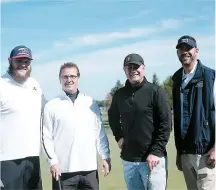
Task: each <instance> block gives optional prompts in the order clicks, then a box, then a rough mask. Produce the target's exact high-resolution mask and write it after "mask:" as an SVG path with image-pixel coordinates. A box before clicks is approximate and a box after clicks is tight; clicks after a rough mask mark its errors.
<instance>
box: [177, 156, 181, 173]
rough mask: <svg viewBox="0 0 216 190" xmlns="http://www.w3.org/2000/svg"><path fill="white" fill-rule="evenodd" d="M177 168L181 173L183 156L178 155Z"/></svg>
mask: <svg viewBox="0 0 216 190" xmlns="http://www.w3.org/2000/svg"><path fill="white" fill-rule="evenodd" d="M176 167H177V168H178V170H179V171H182V162H181V155H180V154H176Z"/></svg>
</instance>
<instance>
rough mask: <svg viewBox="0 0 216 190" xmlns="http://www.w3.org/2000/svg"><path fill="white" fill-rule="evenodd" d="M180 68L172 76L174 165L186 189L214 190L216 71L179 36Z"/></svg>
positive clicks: (187, 38)
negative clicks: (182, 177) (181, 174)
mask: <svg viewBox="0 0 216 190" xmlns="http://www.w3.org/2000/svg"><path fill="white" fill-rule="evenodd" d="M176 49H177V55H178V57H179V60H180V62H181V64H182V67H181V68H180V69H179V70H178V71H176V72H175V74H174V75H173V82H174V83H173V109H174V131H175V144H176V149H177V157H176V165H177V167H178V169H179V170H180V171H183V174H184V178H185V181H186V185H187V189H190V190H192V189H196V190H201V189H202V190H213V189H215V102H214V91H215V90H214V89H215V88H214V81H215V70H213V69H210V68H208V67H206V66H204V65H203V64H202V63H201V61H200V60H199V59H198V48H197V43H196V40H195V39H194V38H193V37H191V36H182V37H181V38H180V39H179V40H178V43H177V46H176Z"/></svg>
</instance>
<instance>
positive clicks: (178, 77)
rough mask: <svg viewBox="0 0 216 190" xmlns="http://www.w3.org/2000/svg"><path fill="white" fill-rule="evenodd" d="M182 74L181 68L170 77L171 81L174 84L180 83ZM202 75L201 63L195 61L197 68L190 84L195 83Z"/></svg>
mask: <svg viewBox="0 0 216 190" xmlns="http://www.w3.org/2000/svg"><path fill="white" fill-rule="evenodd" d="M182 72H183V67H181V68H180V69H179V70H178V71H176V72H175V73H174V75H173V77H172V80H173V81H174V82H176V83H181V82H182ZM202 73H203V65H202V63H201V61H200V60H199V59H198V60H197V68H196V71H195V74H194V77H193V78H192V80H191V81H190V83H196V82H198V81H199V79H200V78H202Z"/></svg>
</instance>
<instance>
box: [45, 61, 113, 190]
mask: <svg viewBox="0 0 216 190" xmlns="http://www.w3.org/2000/svg"><path fill="white" fill-rule="evenodd" d="M79 77H80V72H79V69H78V67H77V65H76V64H74V63H65V64H64V65H63V66H61V68H60V72H59V79H60V83H61V85H62V94H61V95H59V96H57V97H56V98H54V99H52V100H51V101H49V102H48V103H47V104H46V106H45V109H44V119H43V128H42V137H43V145H44V150H45V152H46V154H47V157H48V160H49V164H50V170H51V173H52V177H53V183H52V185H53V190H54V189H55V190H56V189H59V183H58V182H57V181H58V180H59V176H60V182H61V186H62V188H63V189H71V190H98V189H99V179H98V171H97V169H98V168H97V152H99V154H100V155H101V157H102V166H103V170H104V175H105V176H106V175H108V174H109V172H110V167H111V165H110V154H109V153H110V150H109V143H108V138H107V136H106V133H105V130H104V128H103V126H102V120H101V115H100V110H99V107H98V106H97V104H96V102H95V101H94V100H93V98H91V97H89V96H87V95H85V94H83V93H81V92H79V90H78V80H79Z"/></svg>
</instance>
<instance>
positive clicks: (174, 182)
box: [41, 128, 186, 190]
mask: <svg viewBox="0 0 216 190" xmlns="http://www.w3.org/2000/svg"><path fill="white" fill-rule="evenodd" d="M106 131H107V134H108V138H109V142H110V149H111V158H112V171H111V173H110V174H109V175H108V176H107V177H104V176H103V175H102V173H101V166H100V163H99V174H100V175H99V176H100V189H101V190H125V189H126V187H125V182H124V178H123V170H122V163H121V159H120V157H119V149H118V147H117V143H116V142H115V140H114V138H113V136H112V134H111V131H110V129H109V128H107V129H106ZM168 156H169V157H168V159H169V163H168V167H169V178H168V190H183V189H186V186H185V182H184V180H183V175H182V173H181V172H179V171H178V170H177V169H176V166H175V156H176V151H175V145H174V141H173V134H172V135H171V138H170V141H169V143H168ZM41 165H42V178H43V185H44V190H50V189H51V175H50V172H49V168H48V165H47V163H46V160H45V158H44V157H42V159H41Z"/></svg>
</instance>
